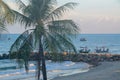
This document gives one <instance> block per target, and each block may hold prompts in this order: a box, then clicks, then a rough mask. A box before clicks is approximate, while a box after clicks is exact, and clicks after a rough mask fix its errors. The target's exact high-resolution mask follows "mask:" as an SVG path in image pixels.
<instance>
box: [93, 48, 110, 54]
mask: <svg viewBox="0 0 120 80" xmlns="http://www.w3.org/2000/svg"><path fill="white" fill-rule="evenodd" d="M95 52H96V53H108V52H109V49H108V48H105V47H100V48H98V47H97V48H96V49H95Z"/></svg>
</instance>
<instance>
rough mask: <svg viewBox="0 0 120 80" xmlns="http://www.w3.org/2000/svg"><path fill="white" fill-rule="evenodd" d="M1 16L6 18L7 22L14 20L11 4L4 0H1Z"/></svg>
mask: <svg viewBox="0 0 120 80" xmlns="http://www.w3.org/2000/svg"><path fill="white" fill-rule="evenodd" d="M0 17H2V18H4V19H5V22H7V23H13V22H14V15H13V12H12V10H11V9H10V8H9V6H8V5H7V4H6V3H5V2H4V1H2V0H0Z"/></svg>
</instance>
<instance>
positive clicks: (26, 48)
mask: <svg viewBox="0 0 120 80" xmlns="http://www.w3.org/2000/svg"><path fill="white" fill-rule="evenodd" d="M32 32H33V30H27V31H25V32H24V33H23V34H21V35H20V36H19V37H18V38H17V40H16V41H15V42H14V44H13V45H12V46H11V48H10V58H11V59H17V62H18V64H19V65H20V66H21V64H23V63H21V60H23V62H24V65H25V69H26V71H27V72H28V70H29V68H28V67H29V66H28V61H29V57H30V53H31V51H32V50H33V46H32V45H33V44H32Z"/></svg>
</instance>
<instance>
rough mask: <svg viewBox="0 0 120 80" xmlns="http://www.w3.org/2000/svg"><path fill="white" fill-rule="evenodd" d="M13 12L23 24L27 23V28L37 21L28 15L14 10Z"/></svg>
mask: <svg viewBox="0 0 120 80" xmlns="http://www.w3.org/2000/svg"><path fill="white" fill-rule="evenodd" d="M13 13H14V14H15V18H16V20H17V21H19V22H20V23H21V24H25V28H27V27H30V26H32V25H34V24H35V23H34V22H33V21H32V20H31V19H30V18H28V17H27V16H25V15H23V14H21V13H19V12H17V11H15V10H13Z"/></svg>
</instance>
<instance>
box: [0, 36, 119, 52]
mask: <svg viewBox="0 0 120 80" xmlns="http://www.w3.org/2000/svg"><path fill="white" fill-rule="evenodd" d="M18 36H19V34H2V35H0V54H3V53H8V51H9V49H10V46H11V45H12V44H13V43H14V41H15V40H16V38H17V37H18ZM81 38H85V39H86V41H80V39H81ZM72 41H73V44H74V45H75V46H76V48H77V50H79V49H80V47H87V48H89V49H91V52H95V48H96V47H106V48H109V50H110V53H112V54H119V53H120V34H78V35H77V36H76V37H75V38H72Z"/></svg>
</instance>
